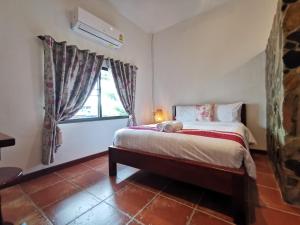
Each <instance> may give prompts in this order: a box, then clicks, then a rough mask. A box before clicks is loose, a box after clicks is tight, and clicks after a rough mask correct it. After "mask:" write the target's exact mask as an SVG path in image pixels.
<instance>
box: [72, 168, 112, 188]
mask: <svg viewBox="0 0 300 225" xmlns="http://www.w3.org/2000/svg"><path fill="white" fill-rule="evenodd" d="M105 178H107V176H105V175H103V174H102V173H100V172H97V171H94V170H91V171H88V172H86V173H85V174H82V175H79V176H77V177H74V178H72V179H71V182H73V183H75V184H76V185H78V186H80V187H82V188H87V187H90V186H92V185H94V184H96V183H97V182H100V181H102V180H103V179H105Z"/></svg>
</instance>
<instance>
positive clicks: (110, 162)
mask: <svg viewBox="0 0 300 225" xmlns="http://www.w3.org/2000/svg"><path fill="white" fill-rule="evenodd" d="M112 151H113V149H111V148H108V166H109V176H111V177H112V176H116V175H117V163H116V162H115V161H114V160H113V152H112Z"/></svg>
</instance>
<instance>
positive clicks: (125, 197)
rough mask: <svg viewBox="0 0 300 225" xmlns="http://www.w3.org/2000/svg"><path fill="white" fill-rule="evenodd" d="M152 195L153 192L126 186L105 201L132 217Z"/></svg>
mask: <svg viewBox="0 0 300 225" xmlns="http://www.w3.org/2000/svg"><path fill="white" fill-rule="evenodd" d="M154 195H155V194H154V193H153V192H150V191H147V190H145V189H142V188H139V187H137V186H134V185H127V186H126V187H124V188H122V189H121V190H120V191H118V192H116V193H115V194H113V195H112V196H111V197H109V198H108V199H106V200H105V201H106V202H107V203H109V204H110V205H112V206H114V207H116V208H119V209H120V210H122V211H123V212H125V213H128V214H129V215H131V216H134V215H135V214H136V213H137V212H138V211H139V210H140V209H141V208H143V207H144V206H145V205H146V204H147V203H148V202H149V201H150V200H151V199H152V198H153V197H154Z"/></svg>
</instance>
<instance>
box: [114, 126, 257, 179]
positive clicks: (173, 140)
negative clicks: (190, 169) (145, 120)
mask: <svg viewBox="0 0 300 225" xmlns="http://www.w3.org/2000/svg"><path fill="white" fill-rule="evenodd" d="M152 127H155V125H146V126H145V129H132V128H123V129H120V130H118V131H116V133H115V136H114V142H113V144H114V146H116V147H122V148H128V149H134V150H137V151H139V150H140V151H143V152H150V153H155V154H161V155H166V156H172V157H175V158H179V159H188V160H193V161H196V162H204V163H209V164H214V165H218V166H224V167H229V168H240V167H241V166H242V164H243V163H244V165H245V168H246V170H247V173H248V175H249V176H250V177H252V178H253V179H255V178H256V169H255V164H254V161H253V159H252V157H251V155H250V152H249V145H250V144H254V143H256V141H255V139H254V137H253V135H252V133H251V132H250V130H249V129H248V128H247V127H246V126H244V125H243V124H242V123H239V122H233V123H232V122H184V123H183V129H184V130H186V129H187V130H189V129H193V130H200V131H220V132H232V133H235V134H238V135H239V136H240V137H241V138H242V139H243V141H244V144H241V143H238V142H236V141H234V140H228V139H223V138H215V137H207V136H197V135H190V134H182V133H165V132H159V131H155V130H151V128H152ZM147 128H150V129H147Z"/></svg>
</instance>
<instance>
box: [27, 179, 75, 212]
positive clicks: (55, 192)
mask: <svg viewBox="0 0 300 225" xmlns="http://www.w3.org/2000/svg"><path fill="white" fill-rule="evenodd" d="M77 191H78V188H76V187H75V186H74V185H73V184H71V183H69V182H67V181H61V182H59V183H56V184H54V185H52V186H49V187H47V188H45V189H43V190H40V191H38V192H35V193H33V194H31V195H30V197H31V199H32V201H33V202H34V203H35V204H36V205H38V206H39V207H41V208H43V207H45V206H48V205H50V204H52V203H54V202H57V201H59V200H61V199H63V198H66V197H67V196H70V195H71V194H73V193H75V192H77Z"/></svg>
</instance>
